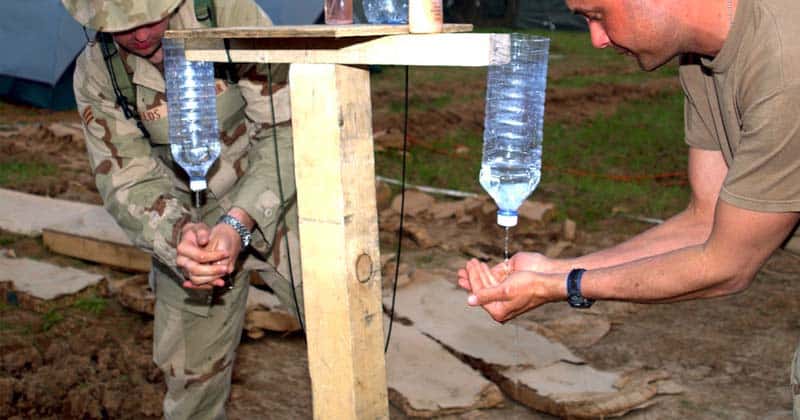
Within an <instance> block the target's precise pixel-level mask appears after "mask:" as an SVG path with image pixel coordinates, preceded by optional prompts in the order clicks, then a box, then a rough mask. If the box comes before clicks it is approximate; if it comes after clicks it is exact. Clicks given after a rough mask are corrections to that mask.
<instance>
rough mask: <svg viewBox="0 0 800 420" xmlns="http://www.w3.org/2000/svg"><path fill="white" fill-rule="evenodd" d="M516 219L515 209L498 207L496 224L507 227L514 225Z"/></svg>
mask: <svg viewBox="0 0 800 420" xmlns="http://www.w3.org/2000/svg"><path fill="white" fill-rule="evenodd" d="M518 219H519V217H518V213H517V212H516V211H515V210H503V209H500V210H498V211H497V224H498V225H500V226H503V227H507V228H509V227H513V226H516V225H517V221H518Z"/></svg>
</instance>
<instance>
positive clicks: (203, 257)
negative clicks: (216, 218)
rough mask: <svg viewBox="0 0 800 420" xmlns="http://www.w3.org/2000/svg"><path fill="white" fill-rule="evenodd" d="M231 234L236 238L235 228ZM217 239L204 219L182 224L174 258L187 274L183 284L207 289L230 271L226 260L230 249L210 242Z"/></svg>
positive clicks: (190, 287) (223, 282)
mask: <svg viewBox="0 0 800 420" xmlns="http://www.w3.org/2000/svg"><path fill="white" fill-rule="evenodd" d="M234 234H236V237H237V240H238V234H237V233H236V232H235V231H234ZM216 239H217V238H216V237H215V236H214V231H213V230H211V229H209V227H208V225H206V224H205V223H187V224H186V225H185V226H184V227H183V231H182V235H181V242H180V243H179V244H178V247H177V253H178V256H177V258H176V260H175V263H176V265H177V266H178V268H179V269H181V270H182V271H183V273H184V276H185V278H186V281H184V282H183V287H185V288H187V289H199V290H210V289H212V287H213V286H220V287H221V286H224V285H225V280H223V279H222V277H223V276H225V275H227V274H228V273H229V272H230V271H229V270H228V265H229V264H228V260H229V259H230V256H231V253H230V250H229V249H227V248H226V247H224V246H213V247H212V246H209V245H210V244H211V243H212V241H214V240H216ZM236 253H237V254H238V249H237V250H236ZM234 261H235V259H234Z"/></svg>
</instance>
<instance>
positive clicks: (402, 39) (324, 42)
mask: <svg viewBox="0 0 800 420" xmlns="http://www.w3.org/2000/svg"><path fill="white" fill-rule="evenodd" d="M509 39H510V36H509V35H508V34H427V35H392V36H383V37H357V38H286V39H276V38H262V39H234V40H231V42H230V43H229V49H228V50H226V48H225V45H224V42H223V40H221V39H191V40H187V41H186V58H188V59H189V60H196V61H216V62H227V61H228V59H229V58H230V60H231V61H233V62H244V63H297V64H301V63H302V64H350V65H367V64H378V65H409V66H460V67H481V66H488V65H492V64H503V63H506V62H508V57H509V44H510V42H509Z"/></svg>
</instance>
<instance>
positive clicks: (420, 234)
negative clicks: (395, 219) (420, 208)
mask: <svg viewBox="0 0 800 420" xmlns="http://www.w3.org/2000/svg"><path fill="white" fill-rule="evenodd" d="M403 230H404V233H405V234H406V235H407V236H409V237H410V238H411V239H412V240H413V241H414V242H416V243H417V245H419V247H420V248H422V249H428V248H433V247H435V246H436V245H438V244H439V241H438V240H436V239H434V238H433V237H432V236H431V234H430V233H429V232H428V229H426V228H425V227H423V226H422V225H420V224H417V223H413V222H404V223H403Z"/></svg>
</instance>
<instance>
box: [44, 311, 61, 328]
mask: <svg viewBox="0 0 800 420" xmlns="http://www.w3.org/2000/svg"><path fill="white" fill-rule="evenodd" d="M63 320H64V316H63V315H61V314H60V313H59V312H57V311H56V310H55V309H51V310H50V311H48V312H47V313H46V314H44V315H42V321H43V323H42V331H50V329H51V328H53V327H55V326H56V325H57V324H58V323H59V322H61V321H63Z"/></svg>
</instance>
